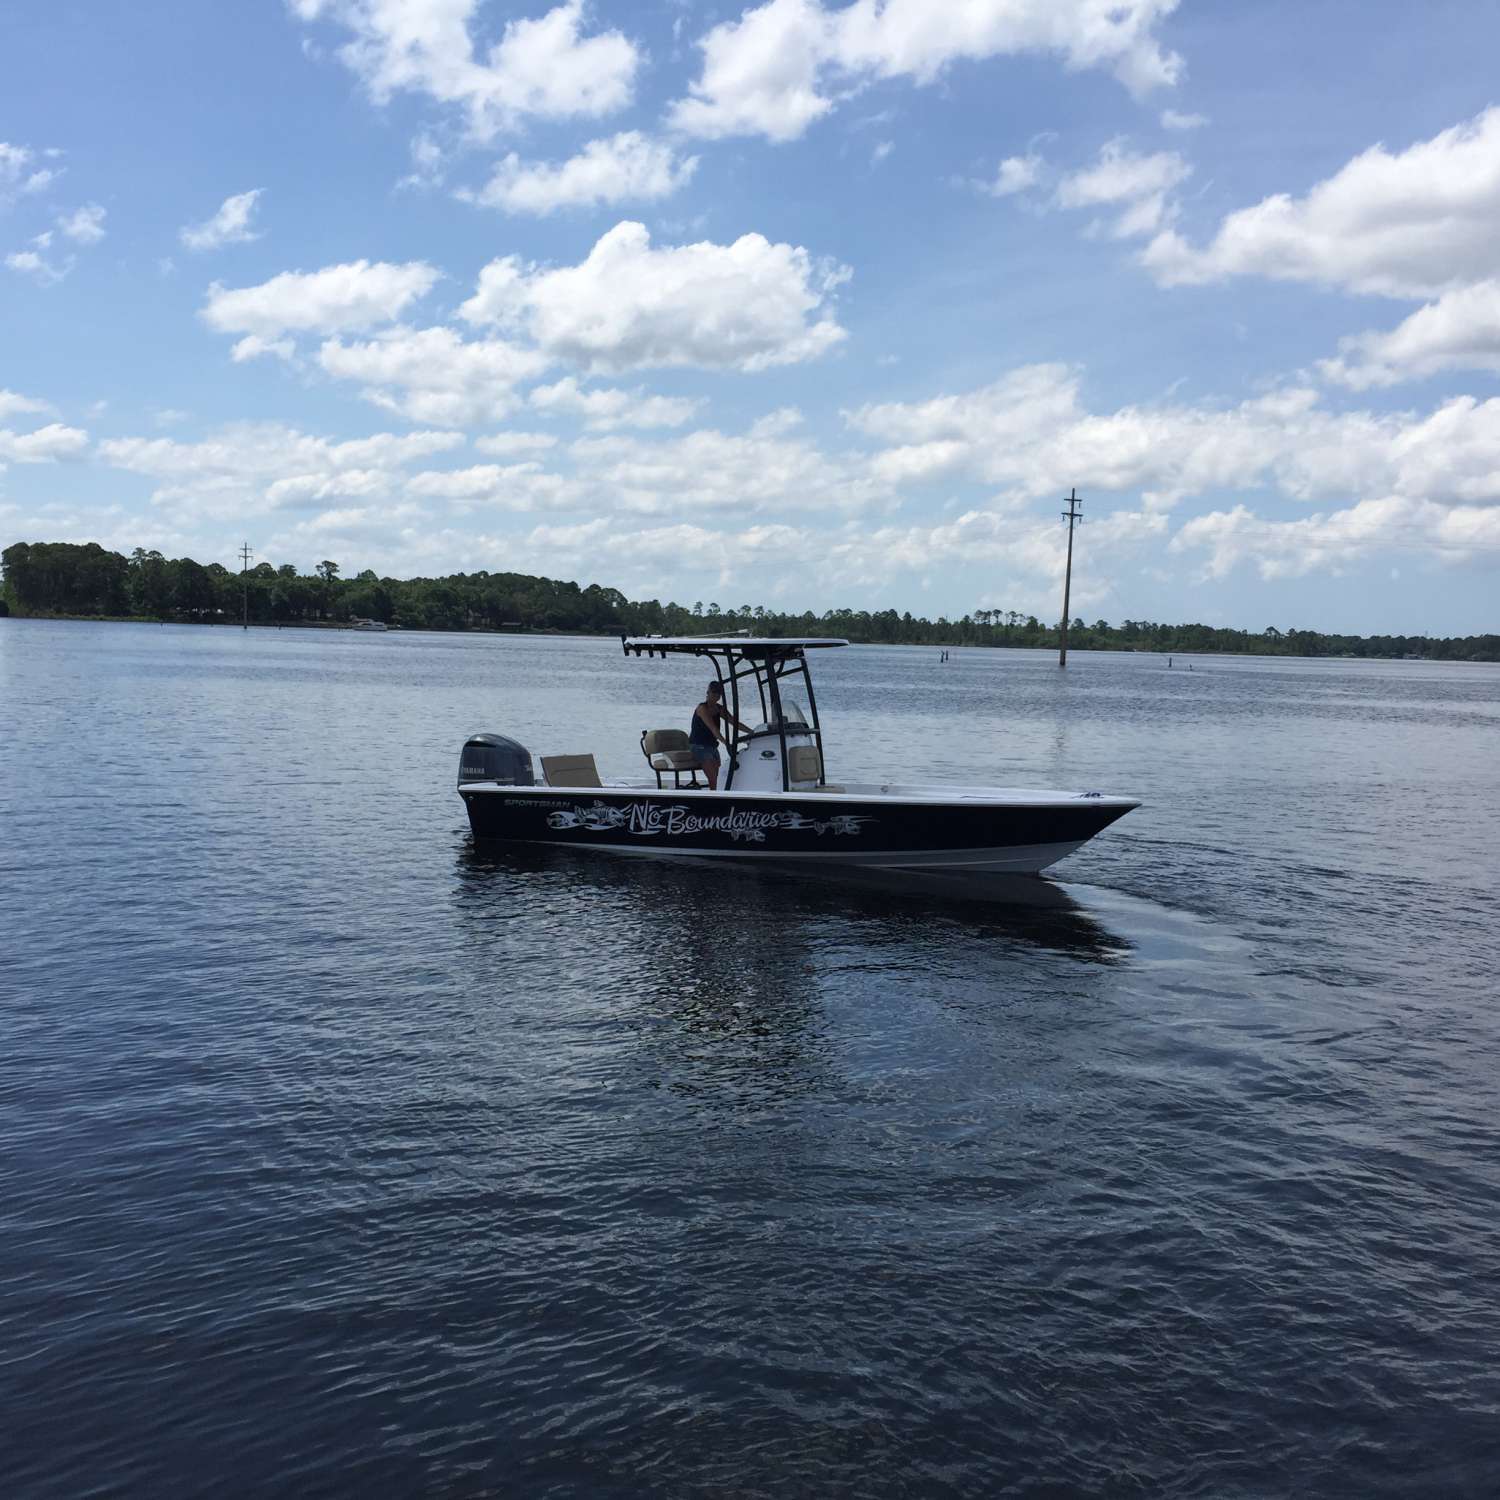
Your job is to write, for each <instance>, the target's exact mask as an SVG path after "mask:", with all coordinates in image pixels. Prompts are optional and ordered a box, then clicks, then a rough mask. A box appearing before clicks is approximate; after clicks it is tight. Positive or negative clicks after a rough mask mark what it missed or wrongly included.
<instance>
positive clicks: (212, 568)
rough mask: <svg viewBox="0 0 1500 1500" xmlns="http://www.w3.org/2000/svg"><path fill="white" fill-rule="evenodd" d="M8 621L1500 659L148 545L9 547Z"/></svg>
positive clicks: (1332, 637) (1438, 646)
mask: <svg viewBox="0 0 1500 1500" xmlns="http://www.w3.org/2000/svg"><path fill="white" fill-rule="evenodd" d="M0 573H3V577H4V585H3V589H0V614H4V613H6V612H7V611H9V612H10V613H12V614H15V615H19V616H21V617H23V618H30V619H40V618H50V619H85V620H86V619H96V620H110V621H116V622H120V623H140V624H153V623H156V624H159V623H167V622H172V623H176V624H182V625H207V624H213V625H227V626H230V627H233V626H235V625H239V624H241V623H242V621H244V619H245V616H246V614H247V613H248V616H249V623H251V624H254V625H256V626H257V627H260V628H267V627H270V626H277V627H280V628H281V629H296V630H307V629H314V630H340V629H343V630H347V629H351V628H352V629H360V628H364V629H366V630H370V631H372V632H374V631H376V630H379V629H381V628H382V627H384V628H385V629H390V630H421V631H434V632H438V633H442V634H454V635H525V634H533V635H580V636H593V635H598V636H603V637H606V638H607V637H609V636H616V635H620V634H627V635H634V636H645V635H703V634H705V633H706V634H728V633H739V634H749V635H761V636H779V637H788V636H792V637H795V636H803V637H806V636H835V637H840V638H843V639H845V640H850V641H857V642H859V643H861V644H866V645H892V646H895V645H902V646H927V647H932V648H938V649H942V648H946V649H949V650H953V649H955V648H956V649H959V650H967V649H979V648H981V647H983V648H985V649H988V650H1017V649H1019V650H1041V651H1056V650H1058V649H1059V648H1060V647H1061V646H1064V645H1065V646H1067V647H1070V648H1071V649H1072V650H1075V651H1109V652H1125V653H1134V654H1136V655H1146V656H1166V657H1172V656H1183V657H1189V656H1208V655H1222V656H1255V657H1262V656H1264V657H1283V656H1284V657H1299V658H1305V659H1314V658H1318V657H1330V658H1344V659H1347V660H1358V659H1362V658H1364V659H1369V660H1374V661H1404V660H1412V661H1487V662H1496V661H1500V632H1495V631H1488V632H1478V633H1474V634H1469V635H1455V636H1446V637H1442V636H1433V635H1428V634H1426V633H1425V632H1424V633H1421V634H1403V633H1389V632H1386V633H1381V634H1375V635H1365V634H1360V633H1358V632H1354V631H1328V630H1305V629H1303V628H1301V627H1300V626H1298V625H1296V624H1295V622H1294V623H1292V624H1291V625H1289V626H1287V627H1286V628H1282V627H1279V626H1277V625H1275V624H1274V623H1273V624H1268V625H1266V626H1265V628H1264V629H1262V630H1244V629H1239V628H1237V627H1233V626H1224V625H1208V624H1205V623H1203V622H1202V621H1188V622H1184V623H1181V624H1176V625H1171V624H1167V623H1165V622H1163V621H1159V620H1145V619H1125V620H1116V621H1115V622H1113V623H1111V622H1110V621H1108V620H1102V619H1100V620H1093V621H1087V620H1084V619H1083V618H1082V617H1074V618H1071V619H1069V620H1068V621H1066V622H1064V621H1060V620H1053V621H1047V620H1044V619H1041V618H1039V617H1038V616H1037V615H1035V614H1028V613H1026V612H1025V611H1022V610H1016V609H998V608H989V607H985V608H975V609H972V610H970V611H968V612H967V613H965V614H963V615H962V616H958V617H956V618H952V619H950V618H949V616H948V615H947V614H946V613H943V614H939V615H938V616H937V618H936V619H929V618H927V617H925V616H921V615H913V614H912V613H911V612H910V611H909V610H907V611H898V610H896V609H894V608H889V609H878V610H870V609H851V608H849V607H848V606H846V605H837V604H835V605H832V606H825V607H823V608H821V609H816V610H813V609H804V610H790V609H789V610H777V609H767V608H766V607H765V606H763V605H756V604H751V603H740V604H739V605H737V606H730V607H727V608H726V607H725V606H724V605H722V604H720V603H717V602H713V601H712V599H711V598H710V599H709V600H701V599H700V600H698V601H696V602H694V603H693V604H692V605H688V604H685V603H678V602H676V601H674V600H668V601H666V602H663V601H662V600H660V599H629V598H627V597H626V596H625V595H624V594H623V593H621V592H620V590H619V589H615V588H606V587H603V586H602V585H600V584H597V583H590V584H580V583H578V582H576V581H571V580H568V579H557V578H543V577H538V576H536V575H534V574H530V573H511V572H495V573H492V572H489V571H488V570H481V571H480V572H477V573H451V574H448V575H447V576H445V577H442V578H425V577H418V578H381V577H379V576H377V574H376V573H375V572H374V571H373V570H371V569H368V568H366V569H364V570H363V571H361V572H359V573H357V574H355V576H354V577H352V578H348V577H344V576H343V569H342V567H341V566H340V564H339V563H337V562H335V561H334V560H333V559H332V558H325V559H324V560H323V561H322V562H320V563H319V564H318V565H317V568H316V569H315V570H314V572H313V573H312V574H303V573H299V572H298V571H297V569H296V568H295V567H294V566H292V565H291V564H289V563H287V564H283V565H282V566H280V567H273V566H272V565H271V563H270V562H268V561H264V560H263V561H261V562H258V563H256V565H255V566H254V567H253V568H247V569H245V570H244V571H242V572H239V573H234V572H231V571H230V570H229V569H228V568H226V567H224V566H223V565H222V564H220V563H216V562H214V563H207V564H202V563H198V562H195V561H194V560H193V559H192V558H190V557H179V558H167V557H163V556H162V554H161V553H159V552H152V551H147V550H146V549H144V548H141V547H137V548H135V549H134V550H133V551H132V552H131V553H130V555H129V556H128V557H127V556H125V554H124V553H121V552H113V551H109V550H107V549H106V548H104V547H101V546H100V545H99V543H97V542H15V543H13V544H12V545H11V546H9V547H6V548H5V549H4V550H3V551H0Z"/></svg>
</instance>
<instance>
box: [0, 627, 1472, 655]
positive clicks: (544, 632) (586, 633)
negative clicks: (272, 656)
mask: <svg viewBox="0 0 1500 1500" xmlns="http://www.w3.org/2000/svg"><path fill="white" fill-rule="evenodd" d="M6 619H11V620H42V621H46V622H49V623H54V624H60V625H180V626H183V627H184V628H186V629H193V630H197V629H207V630H245V629H248V630H330V631H335V632H339V633H343V634H349V635H503V636H544V637H547V638H558V637H561V638H566V639H574V640H596V641H615V640H618V639H619V632H618V631H599V630H563V629H554V628H550V627H547V626H540V625H538V626H522V627H521V628H519V629H516V630H506V629H503V628H501V627H498V626H485V625H470V626H465V627H461V628H459V627H453V626H442V625H391V626H388V627H387V628H386V629H385V630H383V631H370V630H362V629H361V628H360V627H359V626H358V625H353V624H350V623H348V622H347V621H343V620H288V621H285V622H284V623H278V622H277V621H275V620H251V621H250V623H249V624H248V625H244V624H242V623H241V621H239V620H162V619H154V618H152V617H151V616H150V615H64V614H29V615H17V614H10V615H4V614H0V621H3V620H6ZM848 640H849V643H850V645H853V646H907V647H911V648H914V649H920V650H936V649H939V648H941V649H944V650H947V651H1045V652H1048V653H1051V652H1054V651H1056V650H1057V646H1056V645H1055V644H1051V645H1049V644H1042V645H1026V646H1021V645H1006V644H1004V643H1003V642H1002V643H998V644H995V645H991V644H989V643H988V642H984V643H976V642H973V641H969V642H965V641H961V640H958V639H957V638H954V639H953V640H948V641H941V640H930V641H871V640H862V639H860V638H859V637H858V636H853V635H851V636H849V637H848ZM1068 649H1069V651H1071V652H1073V653H1074V654H1082V653H1085V652H1088V653H1094V654H1097V655H1100V656H1154V657H1159V658H1163V659H1171V658H1172V657H1176V656H1183V657H1195V658H1200V659H1201V658H1204V657H1213V656H1229V657H1241V658H1244V659H1246V660H1252V661H1253V660H1258V661H1368V662H1429V663H1434V664H1438V665H1442V666H1461V667H1494V666H1500V662H1497V661H1492V660H1487V659H1485V658H1483V657H1463V656H1423V655H1420V654H1413V655H1403V656H1370V655H1366V654H1361V653H1360V652H1357V651H1343V652H1333V651H1230V650H1226V649H1223V648H1219V649H1213V648H1208V649H1203V650H1198V649H1194V648H1191V647H1180V646H1174V647H1173V648H1171V649H1170V650H1162V651H1157V650H1152V649H1148V648H1144V647H1140V646H1101V645H1098V644H1095V643H1090V644H1089V645H1086V646H1069V648H1068Z"/></svg>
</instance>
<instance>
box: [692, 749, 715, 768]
mask: <svg viewBox="0 0 1500 1500" xmlns="http://www.w3.org/2000/svg"><path fill="white" fill-rule="evenodd" d="M690 748H691V750H692V752H693V759H694V760H695V761H697V762H698V764H699V765H700V766H716V765H718V764H719V747H718V746H717V745H693V746H691V747H690Z"/></svg>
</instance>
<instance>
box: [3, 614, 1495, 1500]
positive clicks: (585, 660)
mask: <svg viewBox="0 0 1500 1500" xmlns="http://www.w3.org/2000/svg"><path fill="white" fill-rule="evenodd" d="M1184 665H1185V661H1184V659H1183V658H1181V657H1179V658H1178V659H1177V662H1176V665H1175V667H1174V668H1173V669H1172V670H1171V671H1168V670H1167V668H1166V663H1165V662H1164V661H1163V660H1162V659H1159V658H1155V657H1139V656H1137V657H1131V656H1111V657H1105V656H1090V655H1088V654H1084V655H1079V656H1076V657H1075V658H1074V660H1073V663H1072V664H1071V665H1070V667H1069V669H1068V671H1067V672H1066V673H1065V674H1064V673H1059V672H1058V671H1057V669H1056V667H1055V666H1054V665H1052V664H1051V663H1050V661H1049V660H1048V659H1047V658H1045V657H1043V656H1041V655H1031V654H1028V653H1001V652H993V653H990V652H959V653H958V654H957V655H956V657H955V659H954V660H953V661H952V662H951V663H949V664H948V665H946V666H940V665H938V663H937V653H936V652H935V651H930V650H919V649H900V648H891V649H881V648H856V649H851V650H849V651H845V652H838V653H829V659H827V660H826V661H820V662H819V663H818V666H819V667H821V672H820V674H819V677H818V687H819V706H820V707H821V708H822V710H823V714H824V718H825V721H826V724H827V727H828V760H829V767H830V772H831V774H833V775H834V776H835V777H836V778H838V779H856V778H860V777H863V776H866V775H869V776H888V775H891V774H893V773H894V772H896V771H898V770H899V771H901V772H902V773H907V772H910V773H912V774H917V773H919V772H920V773H921V775H922V776H923V777H926V776H928V775H933V776H936V777H947V776H952V777H953V778H955V779H958V780H971V781H972V780H981V781H991V782H999V783H1008V784H1022V785H1024V784H1028V783H1034V784H1039V785H1044V786H1045V785H1062V786H1069V787H1080V788H1083V787H1087V788H1097V789H1102V790H1107V791H1122V792H1130V793H1135V794H1138V795H1140V796H1142V797H1143V798H1144V799H1145V803H1146V805H1145V806H1144V807H1142V808H1141V809H1140V810H1139V811H1138V812H1135V813H1132V814H1131V815H1130V816H1129V817H1128V818H1126V819H1125V820H1124V821H1123V822H1122V823H1120V824H1118V825H1116V826H1115V827H1114V828H1113V829H1111V830H1110V831H1108V832H1107V833H1106V834H1104V835H1102V836H1101V837H1100V838H1099V839H1097V840H1096V841H1095V842H1094V843H1093V844H1092V845H1089V846H1087V847H1086V848H1085V849H1084V850H1082V851H1080V853H1078V854H1077V855H1075V856H1073V857H1072V858H1071V859H1069V860H1068V861H1066V862H1065V863H1064V864H1063V865H1061V866H1059V867H1058V868H1057V870H1056V871H1055V872H1054V874H1055V875H1056V877H1057V878H1056V880H1055V881H1053V882H1025V883H1022V884H1021V885H1019V886H1010V887H1006V886H1003V885H1002V886H1000V887H998V888H992V887H988V886H983V885H975V884H973V883H960V884H950V885H942V886H937V887H932V888H927V887H921V888H919V887H916V886H914V885H913V884H912V883H910V882H890V883H872V882H862V883H859V884H850V883H845V882H841V881H835V880H811V879H803V878H800V877H793V876H788V875H779V874H775V873H771V872H768V871H765V870H760V869H755V870H749V871H744V872H741V871H738V870H735V869H732V868H729V869H726V868H724V867H722V866H719V865H714V866H707V867H704V866H684V865H680V864H671V863H665V862H654V861H645V860H626V859H618V858H612V857H608V856H602V855H597V854H596V855H595V856H594V857H592V858H590V857H589V856H587V855H580V854H574V853H570V852H568V851H553V852H548V851H542V850H539V851H533V852H529V853H528V852H522V853H518V854H510V855H505V854H496V853H492V852H488V851H476V850H475V849H474V848H473V847H472V846H471V844H470V842H469V838H468V833H467V826H466V822H465V819H464V815H463V809H462V805H461V803H460V802H459V800H458V798H457V797H456V796H455V795H454V792H453V777H454V774H455V771H456V767H457V756H458V747H459V745H460V743H461V742H462V740H463V738H464V736H465V735H466V734H468V733H469V732H471V731H473V730H476V729H494V730H499V731H502V732H505V733H509V734H512V735H514V736H515V737H517V738H519V739H521V740H522V741H523V742H524V743H526V744H528V745H529V746H530V747H531V748H532V749H533V750H534V751H536V752H538V753H550V752H571V751H581V750H592V751H594V752H595V754H596V755H597V757H598V760H599V763H600V766H601V769H602V770H604V771H605V772H606V774H609V773H613V774H630V773H634V772H636V771H638V770H639V769H640V768H641V766H642V762H641V760H640V755H639V750H638V748H637V740H638V737H639V734H640V731H641V730H642V729H644V728H657V727H662V726H675V725H678V724H685V723H686V719H687V714H688V712H689V709H690V706H691V704H692V703H693V702H695V701H696V700H697V698H698V696H699V695H700V694H699V689H700V688H701V686H702V679H703V678H704V673H703V672H702V670H701V669H698V668H696V667H694V666H692V665H684V664H676V663H674V664H668V665H664V664H662V663H637V662H626V661H625V660H623V659H622V657H621V655H620V652H619V648H618V645H617V644H614V643H611V642H608V641H597V640H548V639H525V638H500V637H472V638H466V637H454V636H441V635H394V634H393V635H386V636H359V635H350V634H332V633H325V632H316V631H264V630H261V631H250V632H248V633H247V632H241V631H237V630H230V629H196V630H195V629H191V628H171V627H162V628H156V627H147V626H111V625H81V624H79V625H73V624H47V623H33V622H24V621H14V620H11V621H0V817H3V837H0V923H3V928H0V930H3V933H4V942H3V949H0V954H3V959H0V1026H3V1037H4V1043H5V1046H4V1060H3V1066H0V1335H3V1337H0V1413H3V1434H0V1491H3V1493H5V1494H6V1495H8V1496H11V1495H14V1496H68V1497H75V1496H82V1495H96V1494H97V1495H104V1494H134V1495H149V1496H154V1497H155V1496H173V1495H188V1494H193V1495H198V1494H206V1493H219V1494H241V1493H243V1494H263V1493H273V1492H275V1493H284V1494H302V1495H370V1494H379V1495H392V1496H404V1495H413V1496H415V1495H444V1496H465V1495H517V1496H528V1497H530V1496H599V1497H614V1496H620V1497H624V1496H636V1495H643V1494H651V1495H661V1496H714V1497H722V1496H734V1497H751V1496H757V1497H758V1496H766V1497H789V1496H829V1495H858V1496H865V1497H885V1496H947V1495H954V1496H956V1495H965V1496H998V1495H1018V1496H1022V1495H1024V1496H1067V1495H1075V1494H1076V1495H1134V1494H1139V1495H1171V1496H1179V1495H1180V1496H1207V1497H1227V1496H1262V1495H1290V1494H1296V1495H1308V1496H1325V1495H1349V1496H1382V1495H1423V1496H1427V1495H1435V1496H1436V1495H1441V1496H1471V1495H1472V1496H1476V1497H1479V1496H1482V1497H1486V1500H1488V1497H1492V1496H1494V1495H1495V1494H1497V1493H1500V1293H1497V1289H1500V1057H1497V1041H1500V1023H1497V1018H1496V1002H1497V997H1496V988H1497V985H1496V972H1497V968H1500V895H1497V881H1500V852H1497V851H1500V754H1497V751H1500V671H1497V669H1495V668H1493V667H1483V666H1477V665H1476V666H1460V665H1454V666H1433V665H1426V664H1420V663H1379V664H1377V663H1361V662H1290V661H1260V660H1226V659H1211V658H1197V659H1195V660H1194V661H1193V670H1192V671H1191V672H1188V671H1184V670H1182V668H1183V666H1184Z"/></svg>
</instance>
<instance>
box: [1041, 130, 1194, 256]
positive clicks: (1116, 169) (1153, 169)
mask: <svg viewBox="0 0 1500 1500" xmlns="http://www.w3.org/2000/svg"><path fill="white" fill-rule="evenodd" d="M1191 172H1192V168H1191V167H1190V166H1189V165H1188V164H1187V162H1185V161H1184V160H1183V159H1182V157H1180V156H1179V155H1178V154H1177V153H1176V152H1175V151H1157V152H1153V153H1151V154H1150V155H1142V154H1140V153H1139V152H1135V151H1132V150H1131V149H1130V148H1129V146H1127V145H1126V143H1125V142H1124V141H1123V140H1121V139H1115V140H1112V141H1109V142H1107V143H1106V144H1105V146H1104V148H1103V149H1102V150H1101V151H1100V153H1099V160H1098V161H1097V162H1096V163H1095V164H1094V165H1093V166H1091V167H1085V168H1083V169H1082V170H1080V171H1077V172H1071V173H1069V174H1068V175H1067V176H1066V177H1064V178H1063V180H1062V181H1061V182H1060V183H1059V184H1058V186H1057V197H1056V201H1057V206H1058V207H1059V208H1111V209H1113V208H1118V209H1119V210H1120V212H1119V217H1118V218H1116V219H1115V221H1114V224H1113V225H1112V227H1111V230H1110V232H1111V233H1112V234H1113V235H1114V237H1115V238H1116V239H1126V238H1129V237H1130V236H1133V235H1141V234H1151V233H1154V232H1155V231H1156V230H1157V229H1158V228H1159V227H1160V226H1161V224H1162V221H1163V220H1164V219H1165V218H1166V217H1167V216H1168V213H1167V210H1168V195H1169V194H1170V193H1171V191H1172V189H1173V188H1175V187H1177V186H1178V185H1179V184H1180V183H1182V182H1183V181H1185V180H1186V178H1187V177H1188V175H1189V174H1190V173H1191Z"/></svg>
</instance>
